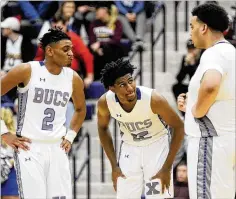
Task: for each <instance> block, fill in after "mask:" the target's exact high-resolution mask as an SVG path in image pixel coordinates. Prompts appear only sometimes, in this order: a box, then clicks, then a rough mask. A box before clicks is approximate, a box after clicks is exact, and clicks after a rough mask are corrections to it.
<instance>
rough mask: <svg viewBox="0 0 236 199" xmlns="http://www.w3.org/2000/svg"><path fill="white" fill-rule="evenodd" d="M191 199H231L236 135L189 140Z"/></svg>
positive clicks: (233, 186) (232, 195)
mask: <svg viewBox="0 0 236 199" xmlns="http://www.w3.org/2000/svg"><path fill="white" fill-rule="evenodd" d="M187 161H188V183H189V186H188V187H189V195H190V198H191V199H234V197H235V136H233V135H229V136H228V135H227V136H215V137H204V138H197V137H191V136H189V138H188V152H187Z"/></svg>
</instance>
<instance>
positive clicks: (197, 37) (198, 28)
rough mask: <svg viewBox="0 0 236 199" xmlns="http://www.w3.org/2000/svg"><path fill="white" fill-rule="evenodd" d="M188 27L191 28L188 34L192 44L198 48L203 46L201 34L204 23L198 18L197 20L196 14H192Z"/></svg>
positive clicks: (202, 34)
mask: <svg viewBox="0 0 236 199" xmlns="http://www.w3.org/2000/svg"><path fill="white" fill-rule="evenodd" d="M190 28H191V33H190V36H191V39H192V41H193V44H194V46H195V47H196V48H199V49H201V48H204V42H203V41H204V40H203V36H204V33H205V25H204V24H203V23H201V22H200V21H199V20H197V16H192V18H191V22H190Z"/></svg>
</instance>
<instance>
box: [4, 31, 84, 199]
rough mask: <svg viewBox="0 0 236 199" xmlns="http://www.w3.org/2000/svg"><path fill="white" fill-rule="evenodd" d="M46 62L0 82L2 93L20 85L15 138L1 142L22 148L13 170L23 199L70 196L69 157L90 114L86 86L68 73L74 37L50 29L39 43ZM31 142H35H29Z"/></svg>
mask: <svg viewBox="0 0 236 199" xmlns="http://www.w3.org/2000/svg"><path fill="white" fill-rule="evenodd" d="M41 46H42V48H43V49H44V50H45V61H44V62H38V61H32V62H28V63H23V64H20V65H19V66H17V67H14V68H13V69H12V70H10V71H9V72H8V73H7V74H6V75H5V76H3V77H2V79H1V87H2V89H1V95H4V94H5V93H7V92H8V91H9V90H10V89H11V88H13V87H15V86H17V85H18V92H19V111H18V121H17V137H15V136H14V135H11V134H9V133H6V134H4V135H2V139H3V140H4V141H5V142H6V143H7V144H8V145H10V146H12V147H13V148H15V149H18V151H19V152H18V153H15V168H16V170H17V180H18V186H19V194H20V198H26V199H32V198H34V199H35V198H38V199H42V198H55V199H56V198H60V199H62V198H63V199H65V198H72V186H71V174H70V169H69V161H68V156H67V153H68V152H69V150H70V148H71V144H72V143H73V140H74V138H75V136H76V134H77V132H78V131H79V129H80V127H81V125H82V123H83V121H84V118H85V113H86V106H85V98H84V91H83V88H84V87H83V82H82V80H81V78H80V77H79V76H78V75H77V74H76V73H75V72H73V70H72V69H70V68H69V67H67V66H69V65H70V64H71V61H72V58H73V53H72V43H71V41H70V38H69V37H68V36H67V35H66V34H65V33H64V32H62V31H61V30H60V29H58V28H56V29H50V30H49V32H47V33H46V34H44V36H43V37H42V39H41ZM71 96H72V99H73V102H74V106H75V112H74V116H73V118H72V121H71V124H70V128H69V129H66V128H65V126H64V123H65V120H66V119H65V113H66V107H67V103H68V101H69V99H70V97H71ZM27 142H31V144H28V143H27Z"/></svg>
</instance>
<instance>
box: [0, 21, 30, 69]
mask: <svg viewBox="0 0 236 199" xmlns="http://www.w3.org/2000/svg"><path fill="white" fill-rule="evenodd" d="M1 28H2V35H3V36H4V37H5V38H6V40H3V41H2V43H1V47H2V49H1V50H2V51H3V52H5V53H4V54H5V56H4V57H3V59H4V65H3V70H4V71H6V72H7V71H9V70H10V69H11V68H12V67H14V66H16V65H18V64H20V63H22V62H28V61H30V60H32V59H33V57H34V52H35V51H34V46H33V44H32V43H31V41H30V40H29V39H28V38H26V37H24V36H23V35H21V34H19V30H20V22H19V20H18V19H17V18H15V17H9V18H6V19H5V20H4V21H3V22H1Z"/></svg>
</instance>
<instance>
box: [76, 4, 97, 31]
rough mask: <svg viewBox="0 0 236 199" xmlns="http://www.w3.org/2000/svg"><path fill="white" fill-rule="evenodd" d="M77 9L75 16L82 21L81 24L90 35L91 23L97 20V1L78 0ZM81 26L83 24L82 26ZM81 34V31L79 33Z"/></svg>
mask: <svg viewBox="0 0 236 199" xmlns="http://www.w3.org/2000/svg"><path fill="white" fill-rule="evenodd" d="M75 3H76V6H77V11H76V13H75V18H76V19H77V20H79V21H80V24H81V25H82V24H83V25H84V26H85V30H86V32H87V35H89V26H90V23H91V22H93V21H94V20H95V17H96V6H95V5H96V3H99V2H96V3H95V2H94V1H76V2H75ZM80 28H81V26H80ZM79 34H81V33H79Z"/></svg>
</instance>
